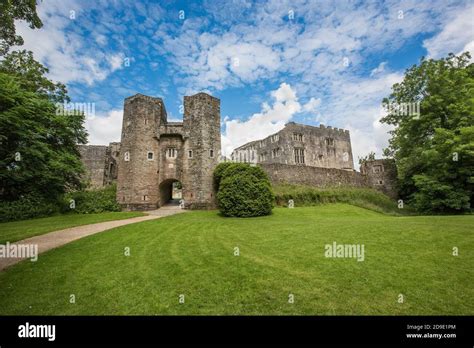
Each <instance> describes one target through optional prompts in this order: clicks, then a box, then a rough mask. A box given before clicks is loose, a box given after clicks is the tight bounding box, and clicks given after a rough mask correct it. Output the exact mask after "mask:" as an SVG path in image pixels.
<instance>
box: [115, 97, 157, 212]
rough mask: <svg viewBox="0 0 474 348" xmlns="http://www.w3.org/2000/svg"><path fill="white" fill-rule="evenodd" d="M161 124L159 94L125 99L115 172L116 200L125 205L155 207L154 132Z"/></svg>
mask: <svg viewBox="0 0 474 348" xmlns="http://www.w3.org/2000/svg"><path fill="white" fill-rule="evenodd" d="M161 124H166V109H165V106H164V104H163V101H162V100H161V99H160V98H152V97H148V96H145V95H142V94H136V95H134V96H132V97H129V98H126V99H125V101H124V113H123V123H122V141H121V147H120V156H119V158H118V176H117V202H118V203H119V204H120V205H122V207H123V208H125V209H129V210H142V209H143V210H147V209H155V208H157V207H158V202H159V194H160V193H159V189H158V171H159V165H160V163H159V161H160V157H159V156H158V154H159V151H160V148H159V142H158V141H157V139H156V133H157V130H158V129H159V127H160V125H161Z"/></svg>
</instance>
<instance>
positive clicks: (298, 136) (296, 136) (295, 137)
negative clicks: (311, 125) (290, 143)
mask: <svg viewBox="0 0 474 348" xmlns="http://www.w3.org/2000/svg"><path fill="white" fill-rule="evenodd" d="M293 140H294V141H303V134H301V133H293Z"/></svg>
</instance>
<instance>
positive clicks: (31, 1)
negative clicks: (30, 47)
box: [0, 0, 43, 56]
mask: <svg viewBox="0 0 474 348" xmlns="http://www.w3.org/2000/svg"><path fill="white" fill-rule="evenodd" d="M15 20H23V21H26V22H27V23H28V24H29V26H30V28H31V29H35V28H41V27H42V26H43V23H42V22H41V19H40V18H39V17H38V14H37V13H36V0H0V56H2V55H4V54H6V53H7V52H8V50H9V49H10V47H11V46H15V45H17V46H20V45H23V38H22V37H21V36H20V35H17V34H16V27H15Z"/></svg>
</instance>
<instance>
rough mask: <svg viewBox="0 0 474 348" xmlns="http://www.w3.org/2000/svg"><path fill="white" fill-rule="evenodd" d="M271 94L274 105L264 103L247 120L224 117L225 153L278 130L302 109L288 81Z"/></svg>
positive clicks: (223, 149) (223, 137)
mask: <svg viewBox="0 0 474 348" xmlns="http://www.w3.org/2000/svg"><path fill="white" fill-rule="evenodd" d="M271 96H272V98H273V104H272V106H270V105H269V104H268V103H263V104H262V110H261V111H260V112H259V113H255V114H253V115H252V116H250V117H249V119H248V120H246V121H239V120H229V119H228V118H224V123H225V133H224V134H223V135H222V152H223V155H225V156H230V154H231V152H232V150H234V149H235V148H236V147H238V146H240V145H243V144H245V143H247V142H249V141H253V140H258V139H262V138H264V137H266V136H268V135H270V134H273V133H275V132H278V131H279V130H281V129H282V128H283V127H284V126H285V124H286V123H287V122H288V121H290V120H291V118H292V117H293V115H295V114H296V113H298V112H299V111H300V110H301V105H300V103H299V102H298V98H297V96H296V92H295V91H294V90H293V89H292V88H291V86H290V85H289V84H287V83H282V84H281V85H280V87H279V88H278V89H277V90H275V91H273V92H271Z"/></svg>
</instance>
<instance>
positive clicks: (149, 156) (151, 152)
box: [146, 151, 153, 161]
mask: <svg viewBox="0 0 474 348" xmlns="http://www.w3.org/2000/svg"><path fill="white" fill-rule="evenodd" d="M146 158H147V160H149V161H153V151H148V153H147V154H146Z"/></svg>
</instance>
